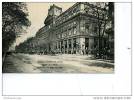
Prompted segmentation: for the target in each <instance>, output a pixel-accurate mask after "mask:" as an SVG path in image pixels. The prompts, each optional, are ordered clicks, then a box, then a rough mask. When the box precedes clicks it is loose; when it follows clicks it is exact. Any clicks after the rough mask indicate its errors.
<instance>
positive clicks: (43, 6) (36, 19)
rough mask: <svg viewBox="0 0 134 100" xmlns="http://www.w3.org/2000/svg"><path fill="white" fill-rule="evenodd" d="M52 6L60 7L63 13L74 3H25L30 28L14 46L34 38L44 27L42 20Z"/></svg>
mask: <svg viewBox="0 0 134 100" xmlns="http://www.w3.org/2000/svg"><path fill="white" fill-rule="evenodd" d="M53 4H55V5H57V6H59V7H61V8H62V11H63V12H64V11H65V10H67V9H68V8H69V7H71V6H72V5H73V4H74V3H65V2H64V3H37V2H33V3H31V2H29V3H27V9H28V12H29V16H28V19H29V20H30V21H31V26H30V27H29V28H28V29H27V33H24V34H23V35H22V36H21V37H19V38H17V39H16V42H15V43H14V46H15V45H19V44H20V43H21V42H23V41H24V40H26V39H27V38H29V37H33V36H35V34H36V32H37V31H38V30H39V29H40V28H41V27H43V26H44V20H45V18H46V17H47V14H48V9H49V8H50V5H53Z"/></svg>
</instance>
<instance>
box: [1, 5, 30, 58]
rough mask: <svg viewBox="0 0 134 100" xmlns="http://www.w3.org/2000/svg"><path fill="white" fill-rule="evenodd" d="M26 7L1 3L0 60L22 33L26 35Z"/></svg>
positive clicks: (28, 23)
mask: <svg viewBox="0 0 134 100" xmlns="http://www.w3.org/2000/svg"><path fill="white" fill-rule="evenodd" d="M27 16H28V11H27V5H26V3H23V2H3V3H2V58H3V60H4V57H5V55H6V53H7V52H9V48H10V47H11V46H12V44H13V43H14V42H15V40H16V38H17V37H18V36H20V35H21V34H22V33H26V30H25V29H26V27H28V26H30V21H29V20H28V18H27Z"/></svg>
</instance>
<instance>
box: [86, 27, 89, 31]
mask: <svg viewBox="0 0 134 100" xmlns="http://www.w3.org/2000/svg"><path fill="white" fill-rule="evenodd" d="M86 33H89V26H88V25H86Z"/></svg>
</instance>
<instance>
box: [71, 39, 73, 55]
mask: <svg viewBox="0 0 134 100" xmlns="http://www.w3.org/2000/svg"><path fill="white" fill-rule="evenodd" d="M73 47H74V45H73V39H71V54H73Z"/></svg>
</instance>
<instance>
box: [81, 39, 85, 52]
mask: <svg viewBox="0 0 134 100" xmlns="http://www.w3.org/2000/svg"><path fill="white" fill-rule="evenodd" d="M80 54H85V38H80Z"/></svg>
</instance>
